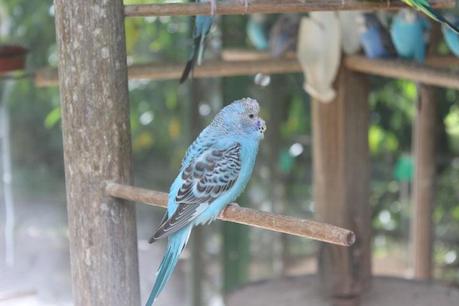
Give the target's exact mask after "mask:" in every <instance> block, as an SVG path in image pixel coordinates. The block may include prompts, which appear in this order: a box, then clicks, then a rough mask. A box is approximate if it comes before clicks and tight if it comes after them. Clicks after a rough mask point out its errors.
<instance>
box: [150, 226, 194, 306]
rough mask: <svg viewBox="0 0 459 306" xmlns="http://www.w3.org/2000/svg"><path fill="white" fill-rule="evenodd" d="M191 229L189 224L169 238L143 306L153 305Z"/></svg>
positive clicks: (169, 275) (170, 273) (172, 269)
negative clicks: (153, 282)
mask: <svg viewBox="0 0 459 306" xmlns="http://www.w3.org/2000/svg"><path fill="white" fill-rule="evenodd" d="M191 229H192V226H191V225H189V226H187V227H185V228H183V229H182V230H180V231H179V232H177V233H175V234H174V235H173V236H171V237H170V238H169V243H168V247H167V250H166V254H165V255H164V257H163V260H162V262H161V264H160V266H159V268H158V272H157V274H156V280H155V284H154V285H153V289H152V290H151V293H150V296H149V297H148V301H147V303H146V304H145V306H152V305H153V303H154V302H155V300H156V298H157V297H158V295H159V294H160V292H161V291H162V290H163V288H164V286H165V285H166V283H167V281H168V280H169V278H170V277H171V275H172V272H173V271H174V268H175V265H176V264H177V262H178V259H179V257H180V254H181V253H182V251H183V249H184V248H185V246H186V243H187V242H188V238H189V237H190V233H191Z"/></svg>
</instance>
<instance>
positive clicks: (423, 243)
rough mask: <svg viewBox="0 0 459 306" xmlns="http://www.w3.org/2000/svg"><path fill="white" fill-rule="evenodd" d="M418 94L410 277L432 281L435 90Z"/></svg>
mask: <svg viewBox="0 0 459 306" xmlns="http://www.w3.org/2000/svg"><path fill="white" fill-rule="evenodd" d="M419 91H420V92H419V103H418V105H417V107H416V118H415V123H414V155H415V166H414V169H415V171H414V172H415V173H414V181H413V213H412V222H411V237H412V239H411V241H412V256H413V262H414V277H415V278H417V279H423V280H428V279H431V278H432V251H433V228H432V227H433V222H432V211H433V206H434V194H435V192H434V190H435V186H434V182H435V168H436V167H435V166H436V163H435V139H436V119H437V115H436V113H437V98H436V91H437V89H436V88H433V87H431V86H425V85H421V86H419Z"/></svg>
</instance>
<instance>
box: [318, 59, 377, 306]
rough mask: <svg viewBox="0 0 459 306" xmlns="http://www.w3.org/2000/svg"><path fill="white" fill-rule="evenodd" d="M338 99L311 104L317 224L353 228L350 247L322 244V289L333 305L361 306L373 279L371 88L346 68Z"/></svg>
mask: <svg viewBox="0 0 459 306" xmlns="http://www.w3.org/2000/svg"><path fill="white" fill-rule="evenodd" d="M336 90H337V97H336V98H335V99H334V100H333V101H332V102H330V103H323V102H320V101H317V100H314V101H313V102H312V122H313V129H312V130H313V144H312V148H313V180H314V181H313V185H314V203H315V211H316V216H317V220H320V221H322V222H328V223H332V224H336V225H338V226H342V227H345V228H350V229H352V230H353V231H354V232H355V233H356V243H355V244H354V245H353V246H352V247H351V248H341V247H338V246H333V245H325V244H323V245H321V250H320V252H319V254H318V261H319V271H320V274H321V276H322V278H323V280H324V282H323V285H324V286H323V288H324V291H325V294H326V295H327V297H329V298H331V299H332V300H333V301H334V302H333V305H346V306H349V305H358V304H359V298H360V295H361V294H362V293H363V292H364V291H365V290H366V288H367V287H368V284H369V280H370V276H371V220H370V219H371V218H370V206H369V173H370V169H369V168H370V167H369V153H368V120H369V119H368V116H369V110H368V84H367V80H366V78H365V76H364V75H362V74H357V73H355V72H353V71H350V70H348V69H346V68H345V67H343V66H342V67H341V69H340V72H339V74H338V77H337V81H336Z"/></svg>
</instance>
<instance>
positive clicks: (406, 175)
mask: <svg viewBox="0 0 459 306" xmlns="http://www.w3.org/2000/svg"><path fill="white" fill-rule="evenodd" d="M413 172H414V163H413V157H411V156H410V155H409V154H403V155H401V156H400V157H399V159H398V161H397V163H396V164H395V168H394V177H395V178H396V179H397V180H398V181H400V182H411V181H412V180H413Z"/></svg>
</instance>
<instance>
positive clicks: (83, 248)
mask: <svg viewBox="0 0 459 306" xmlns="http://www.w3.org/2000/svg"><path fill="white" fill-rule="evenodd" d="M55 7H56V31H57V42H58V47H59V82H60V96H61V111H62V130H63V141H64V161H65V176H66V189H67V207H68V222H69V239H70V260H71V269H72V284H73V294H74V302H75V305H77V306H100V305H110V306H118V305H120V306H121V305H124V306H133V305H139V304H140V300H139V296H140V294H139V275H138V259H137V236H136V226H135V207H134V206H133V205H130V204H129V203H126V202H125V201H122V200H119V199H114V198H111V197H106V196H105V195H104V193H103V186H102V184H103V182H104V181H106V180H112V181H116V182H120V183H124V184H130V183H131V140H130V125H129V101H128V84H127V69H126V49H125V33H124V16H123V4H122V1H120V0H115V1H98V0H96V1H92V2H82V1H64V0H56V1H55Z"/></svg>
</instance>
